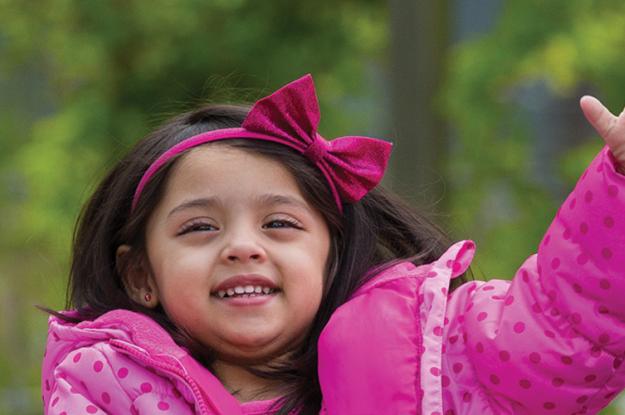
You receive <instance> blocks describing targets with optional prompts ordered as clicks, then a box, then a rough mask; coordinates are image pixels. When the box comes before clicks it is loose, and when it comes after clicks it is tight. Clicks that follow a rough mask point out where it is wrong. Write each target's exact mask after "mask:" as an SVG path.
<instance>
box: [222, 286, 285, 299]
mask: <svg viewBox="0 0 625 415" xmlns="http://www.w3.org/2000/svg"><path fill="white" fill-rule="evenodd" d="M280 291H281V290H280V289H278V288H274V287H267V286H262V285H245V286H243V285H237V286H235V287H232V288H228V289H226V290H218V291H216V292H214V293H212V294H211V296H213V297H217V298H220V299H226V298H250V297H267V296H272V295H275V294H277V293H278V292H280Z"/></svg>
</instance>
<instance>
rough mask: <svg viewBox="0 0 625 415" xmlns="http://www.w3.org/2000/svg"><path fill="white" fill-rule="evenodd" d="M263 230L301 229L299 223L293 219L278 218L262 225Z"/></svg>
mask: <svg viewBox="0 0 625 415" xmlns="http://www.w3.org/2000/svg"><path fill="white" fill-rule="evenodd" d="M263 228H264V229H282V228H295V229H302V226H301V224H300V223H299V222H297V221H296V220H294V219H287V218H280V219H272V220H270V221H268V222H267V223H265V224H264V225H263Z"/></svg>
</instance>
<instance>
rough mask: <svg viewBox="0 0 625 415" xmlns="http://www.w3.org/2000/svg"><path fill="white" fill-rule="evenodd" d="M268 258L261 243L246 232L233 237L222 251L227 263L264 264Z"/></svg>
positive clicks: (222, 257) (222, 256) (223, 258)
mask: <svg viewBox="0 0 625 415" xmlns="http://www.w3.org/2000/svg"><path fill="white" fill-rule="evenodd" d="M266 258H267V253H266V252H265V250H264V248H263V247H262V246H261V245H260V244H259V242H258V241H257V240H255V239H254V237H253V235H250V234H249V233H244V232H238V233H237V234H234V235H231V236H230V238H228V240H227V241H226V244H225V245H224V247H223V249H222V251H221V260H222V261H223V262H225V263H236V262H238V263H246V262H263V261H264V260H265V259H266Z"/></svg>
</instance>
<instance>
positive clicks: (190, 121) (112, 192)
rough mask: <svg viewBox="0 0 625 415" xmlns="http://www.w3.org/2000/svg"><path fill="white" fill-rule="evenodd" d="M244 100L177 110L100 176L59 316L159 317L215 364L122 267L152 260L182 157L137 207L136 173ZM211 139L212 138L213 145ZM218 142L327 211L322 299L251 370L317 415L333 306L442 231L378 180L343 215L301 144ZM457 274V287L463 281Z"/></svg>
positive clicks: (225, 121)
mask: <svg viewBox="0 0 625 415" xmlns="http://www.w3.org/2000/svg"><path fill="white" fill-rule="evenodd" d="M247 112H248V108H247V107H243V106H225V105H209V106H205V107H203V108H200V109H198V110H195V111H191V112H187V113H184V114H181V115H179V116H177V117H175V118H173V119H171V120H170V121H169V122H167V123H165V124H164V125H163V126H162V127H160V128H159V129H157V130H156V131H154V132H153V133H151V134H150V135H148V136H147V137H146V138H145V139H143V140H141V141H140V142H139V143H137V144H136V145H135V146H134V148H133V149H132V150H131V151H130V152H129V153H128V154H127V155H126V156H125V157H124V158H123V159H122V160H121V161H119V162H118V163H117V164H116V165H115V166H114V167H113V169H112V170H111V171H110V173H109V174H108V175H107V176H106V177H105V178H104V180H102V182H101V183H100V185H99V186H98V187H97V189H96V191H95V192H94V194H93V195H92V197H91V198H90V200H89V201H88V203H87V204H86V206H85V207H84V209H83V211H82V213H81V215H80V218H79V221H78V224H77V227H76V231H75V234H74V245H73V258H72V265H71V271H70V278H69V283H68V293H67V304H66V306H67V308H68V309H69V308H73V309H76V310H78V314H77V316H78V317H75V318H69V317H67V316H63V315H62V314H58V313H54V314H55V315H57V316H59V317H61V318H64V319H66V320H69V321H82V320H91V319H94V318H97V317H98V316H100V315H102V314H104V313H106V312H108V311H111V310H114V309H120V308H121V309H128V310H133V311H138V312H141V313H144V314H146V315H148V316H150V317H151V318H153V319H154V320H155V321H157V322H158V323H159V324H161V325H162V326H163V327H164V328H165V329H166V330H167V331H168V332H169V333H170V334H171V335H172V337H173V338H174V340H175V341H176V342H177V343H179V344H181V345H183V346H185V347H187V348H188V349H189V350H190V351H191V353H192V354H193V355H194V357H195V358H196V359H198V360H199V361H200V362H202V363H203V364H204V365H205V366H206V367H207V368H208V369H209V370H210V369H211V364H212V362H213V359H214V358H213V356H212V353H211V351H210V350H206V348H205V347H203V346H202V345H200V344H198V343H197V342H195V341H194V340H193V339H192V338H190V337H189V336H188V335H187V334H186V333H184V332H183V331H182V330H180V329H179V328H177V327H175V326H174V325H173V324H172V322H171V321H170V320H169V318H168V317H167V315H166V313H165V311H164V310H163V309H162V308H156V309H149V308H146V307H143V306H142V305H140V304H138V303H136V302H134V301H132V300H131V299H130V297H129V296H128V295H127V294H126V291H125V289H124V285H123V282H122V277H121V276H122V275H123V274H124V268H125V267H128V266H132V265H133V264H137V263H138V262H137V261H147V255H146V251H145V229H146V224H147V221H148V219H149V216H150V215H151V213H152V211H153V210H154V208H155V207H156V206H157V204H158V203H159V201H160V199H161V197H162V194H163V191H164V187H165V186H164V184H165V182H166V180H167V177H168V174H169V171H170V170H171V167H172V166H173V165H174V164H175V163H176V161H177V160H178V159H179V157H180V156H179V157H177V158H174V159H172V160H171V161H170V162H169V163H168V164H166V165H165V166H164V167H163V168H161V169H160V170H159V172H158V173H157V174H156V175H155V176H154V177H153V178H152V180H151V181H150V182H149V183H148V185H147V186H146V187H145V189H144V191H143V193H142V196H141V198H140V200H139V202H138V204H137V206H136V208H135V209H134V211H132V213H131V209H130V205H131V200H132V197H133V193H134V191H135V188H136V186H137V183H138V181H139V179H140V178H141V176H142V174H143V172H145V170H146V169H147V167H148V166H149V165H150V164H151V163H152V162H153V161H154V160H155V159H156V158H157V157H158V156H159V155H160V154H161V153H163V152H164V151H165V150H166V149H168V148H170V147H171V146H173V145H174V144H175V143H178V142H180V141H182V140H183V139H185V138H188V137H190V136H193V135H196V134H199V133H202V132H205V131H210V130H214V129H220V128H231V127H239V126H240V125H241V123H242V122H243V120H244V118H245V116H246V115H247ZM209 145H213V144H209ZM220 145H227V146H232V147H235V148H238V149H241V150H243V151H249V152H253V153H255V154H260V155H262V156H265V157H269V158H271V159H273V160H276V161H277V162H279V163H282V164H283V165H284V166H285V167H286V168H287V169H288V170H289V171H290V172H291V173H292V174H293V176H294V177H295V179H296V181H297V183H298V185H299V186H300V189H301V191H302V194H303V195H304V196H305V197H306V198H307V199H308V202H309V203H310V204H311V205H312V206H313V207H314V208H316V209H317V210H318V211H319V212H321V214H322V215H323V217H324V219H325V221H326V223H327V225H328V227H329V230H330V235H331V250H330V251H331V252H330V256H329V259H328V265H327V269H326V276H325V278H326V284H325V285H324V287H325V288H324V293H323V299H322V302H321V306H320V308H319V310H318V312H317V315H316V317H315V319H314V321H313V322H312V326H311V328H310V331H309V333H308V335H307V338H306V340H305V341H304V342H303V344H302V345H301V346H300V347H299V349H298V350H296V351H295V352H294V353H293V354H292V357H291V359H290V361H288V362H285V363H281V364H279V365H274V366H270V367H269V369H267V370H259V369H257V368H253V367H250V368H247V370H248V371H250V372H251V373H253V374H255V375H257V376H260V377H263V378H266V379H273V380H276V381H281V382H282V383H283V384H285V385H286V386H285V389H284V395H283V398H282V399H281V400H280V401H279V402H278V403H277V405H278V406H280V410H279V411H278V414H280V415H286V414H288V413H289V412H290V411H292V410H293V409H299V410H300V413H301V414H302V415H305V414H318V413H319V410H320V406H321V398H322V397H321V389H320V386H319V381H318V377H317V341H318V338H319V335H320V333H321V330H322V329H323V327H324V326H325V324H326V323H327V322H328V320H329V318H330V316H331V315H332V313H333V312H334V311H335V310H336V308H337V307H339V306H340V305H341V304H343V303H344V302H345V301H347V300H348V299H349V297H350V296H351V295H352V294H353V293H354V292H355V291H356V289H357V288H358V287H360V286H361V285H362V284H363V283H365V282H366V281H367V280H368V279H369V278H371V277H372V276H373V275H374V273H373V272H371V270H373V269H377V270H378V271H379V270H380V269H382V268H384V267H386V266H389V265H390V264H392V263H393V262H396V261H399V260H409V261H412V262H413V263H415V264H423V263H427V262H431V261H434V260H436V259H437V258H438V257H439V256H440V255H441V254H442V253H443V252H444V251H445V249H446V248H447V247H448V245H449V241H448V239H447V238H446V237H445V235H444V233H443V232H442V231H440V230H439V229H438V228H437V227H436V226H434V225H433V224H432V223H431V222H430V221H428V220H427V219H425V218H424V217H423V216H421V215H419V214H417V213H415V212H414V211H413V210H412V209H411V208H410V207H409V206H408V205H407V204H406V203H405V202H403V201H402V200H401V199H400V198H398V197H397V196H395V195H394V194H392V193H391V192H389V191H386V190H384V189H382V188H381V187H378V188H377V189H374V190H373V191H371V192H369V194H367V195H366V196H365V197H364V198H363V199H362V200H361V201H359V202H357V203H354V204H346V205H344V207H343V208H344V212H343V214H341V213H340V212H339V211H338V208H337V206H336V204H335V202H334V199H333V197H332V195H331V193H330V190H329V187H328V185H327V183H326V181H325V178H324V176H323V175H322V173H321V172H320V170H319V169H318V168H316V167H315V166H314V165H313V164H311V163H310V162H309V161H308V160H307V159H306V158H305V157H304V156H302V155H301V154H299V153H298V152H296V151H294V150H292V149H290V148H288V147H286V146H282V145H279V144H275V143H271V142H266V141H258V140H249V139H248V140H229V141H227V142H222V143H220ZM122 244H128V245H130V246H132V249H131V250H130V251H129V254H127V255H124V261H123V263H121V264H116V250H117V248H118V247H119V246H120V245H122ZM458 280H460V279H456V280H455V281H454V286H456V285H458V284H459V283H460V282H461V281H458Z"/></svg>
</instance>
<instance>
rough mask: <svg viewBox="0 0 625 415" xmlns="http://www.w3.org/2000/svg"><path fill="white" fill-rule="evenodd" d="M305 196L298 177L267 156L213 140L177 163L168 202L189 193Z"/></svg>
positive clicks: (168, 188)
mask: <svg viewBox="0 0 625 415" xmlns="http://www.w3.org/2000/svg"><path fill="white" fill-rule="evenodd" d="M268 191H271V192H272V193H280V194H282V193H284V194H286V195H289V196H297V197H298V198H300V199H302V200H303V199H304V198H303V195H302V194H301V191H300V189H299V186H298V185H297V181H296V180H295V177H293V175H292V174H291V173H290V172H289V170H288V169H287V168H286V167H284V166H283V165H282V164H281V163H280V162H278V161H276V160H274V159H272V158H269V157H267V156H263V155H259V154H254V153H252V152H250V151H245V150H241V149H238V148H233V147H230V146H227V145H222V144H219V143H211V144H207V145H203V146H200V147H198V148H195V149H193V150H191V151H189V152H188V153H187V154H185V155H184V156H182V157H181V159H180V160H178V162H177V163H176V164H175V165H174V166H173V168H172V171H171V172H170V175H169V178H168V180H167V184H166V187H165V194H164V198H163V200H164V201H168V200H172V199H174V200H179V199H183V198H188V197H189V196H203V197H213V196H217V197H223V198H226V199H238V198H242V197H244V196H245V197H248V196H253V195H257V194H261V193H267V192H268Z"/></svg>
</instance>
